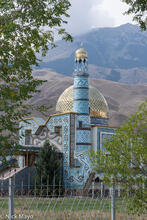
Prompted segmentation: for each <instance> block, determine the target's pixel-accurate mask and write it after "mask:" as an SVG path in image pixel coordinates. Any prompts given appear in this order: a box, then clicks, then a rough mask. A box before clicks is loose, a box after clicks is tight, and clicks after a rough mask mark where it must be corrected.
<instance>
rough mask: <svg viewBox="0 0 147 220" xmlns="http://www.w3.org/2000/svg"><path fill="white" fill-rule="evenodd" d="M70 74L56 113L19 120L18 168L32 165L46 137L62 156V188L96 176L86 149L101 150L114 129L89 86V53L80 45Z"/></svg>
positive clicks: (82, 184) (101, 101)
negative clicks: (70, 81)
mask: <svg viewBox="0 0 147 220" xmlns="http://www.w3.org/2000/svg"><path fill="white" fill-rule="evenodd" d="M73 77H74V84H73V86H70V87H69V88H67V89H65V91H64V92H63V93H62V94H61V95H60V97H59V98H58V101H57V104H56V113H55V114H53V115H50V116H49V117H48V119H47V120H46V121H44V120H43V119H41V118H34V117H32V118H27V119H25V120H24V121H21V122H20V135H21V137H22V138H21V139H20V145H21V146H23V149H22V151H21V152H20V155H19V156H18V165H19V168H18V170H21V169H24V168H25V167H28V166H33V165H34V163H35V161H36V157H37V154H38V152H39V149H40V148H41V147H42V146H43V143H44V142H45V141H46V140H49V142H50V144H51V145H52V146H53V147H54V148H55V149H56V150H57V151H58V152H60V153H62V155H63V179H64V184H65V188H74V189H76V188H77V189H83V188H84V187H85V186H86V185H87V184H88V183H89V182H90V181H91V180H92V179H93V178H94V175H95V178H96V176H99V174H94V173H93V171H92V169H91V166H90V161H89V156H88V152H89V150H90V149H93V150H94V151H95V152H97V151H99V150H104V149H103V143H104V140H105V138H108V139H109V138H111V136H112V135H113V133H114V128H112V127H110V126H108V120H109V109H108V104H107V101H106V99H105V98H104V96H103V95H102V94H101V93H100V92H99V90H98V89H97V88H95V87H93V86H91V85H89V80H88V78H89V73H88V55H87V52H86V51H85V50H84V49H83V48H80V49H78V50H77V51H76V52H75V61H74V73H73ZM26 122H28V123H26ZM99 178H100V176H99Z"/></svg>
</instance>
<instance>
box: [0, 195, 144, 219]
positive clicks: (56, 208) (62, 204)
mask: <svg viewBox="0 0 147 220" xmlns="http://www.w3.org/2000/svg"><path fill="white" fill-rule="evenodd" d="M110 203H111V201H110V198H90V197H58V198H55V197H52V198H49V197H46V198H45V197H21V196H19V197H15V199H14V207H15V214H16V218H15V219H20V217H19V215H20V216H21V217H22V218H21V219H47V220H48V219H49V220H50V219H59V220H60V219H61V220H62V219H63V220H64V219H70V220H72V219H74V220H76V219H79V216H80V219H84V218H87V219H110V213H111V212H110V211H111V210H110V207H111V206H110ZM7 212H8V197H1V198H0V219H7V218H5V217H6V215H7ZM23 215H24V216H28V218H27V217H26V218H25V217H24V216H23ZM1 216H2V218H1ZM29 216H30V217H29ZM23 217H24V218H23ZM116 217H117V218H116V219H130V220H131V219H133V220H139V219H140V220H147V217H146V218H140V217H138V216H137V217H134V218H131V216H130V218H129V217H128V215H127V209H126V202H125V201H123V199H122V198H119V199H118V198H117V199H116Z"/></svg>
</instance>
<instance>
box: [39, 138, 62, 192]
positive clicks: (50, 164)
mask: <svg viewBox="0 0 147 220" xmlns="http://www.w3.org/2000/svg"><path fill="white" fill-rule="evenodd" d="M36 184H37V185H38V186H39V188H41V187H42V188H45V187H44V186H46V185H47V184H49V185H50V188H51V190H53V189H58V188H59V186H62V185H63V178H62V157H61V154H60V156H59V153H57V152H56V151H55V149H54V148H53V147H52V146H50V144H49V142H48V141H46V142H45V143H44V146H43V147H42V149H41V151H40V153H39V158H38V161H37V164H36Z"/></svg>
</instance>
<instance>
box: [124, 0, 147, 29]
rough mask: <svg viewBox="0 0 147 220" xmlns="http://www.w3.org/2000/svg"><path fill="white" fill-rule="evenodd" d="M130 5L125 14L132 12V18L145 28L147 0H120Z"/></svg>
mask: <svg viewBox="0 0 147 220" xmlns="http://www.w3.org/2000/svg"><path fill="white" fill-rule="evenodd" d="M122 1H123V2H125V3H126V4H128V5H129V6H130V7H129V9H128V10H127V11H126V14H133V15H134V16H133V20H134V21H137V23H139V25H140V27H141V29H142V30H146V29H147V1H146V0H122Z"/></svg>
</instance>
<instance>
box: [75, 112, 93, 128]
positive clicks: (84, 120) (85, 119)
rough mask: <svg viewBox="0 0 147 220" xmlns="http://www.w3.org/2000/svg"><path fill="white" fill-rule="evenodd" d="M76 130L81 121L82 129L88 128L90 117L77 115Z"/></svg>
mask: <svg viewBox="0 0 147 220" xmlns="http://www.w3.org/2000/svg"><path fill="white" fill-rule="evenodd" d="M77 119H78V120H77V128H78V127H79V121H82V127H83V128H87V127H88V128H89V126H90V117H89V115H88V116H87V115H78V117H77Z"/></svg>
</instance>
